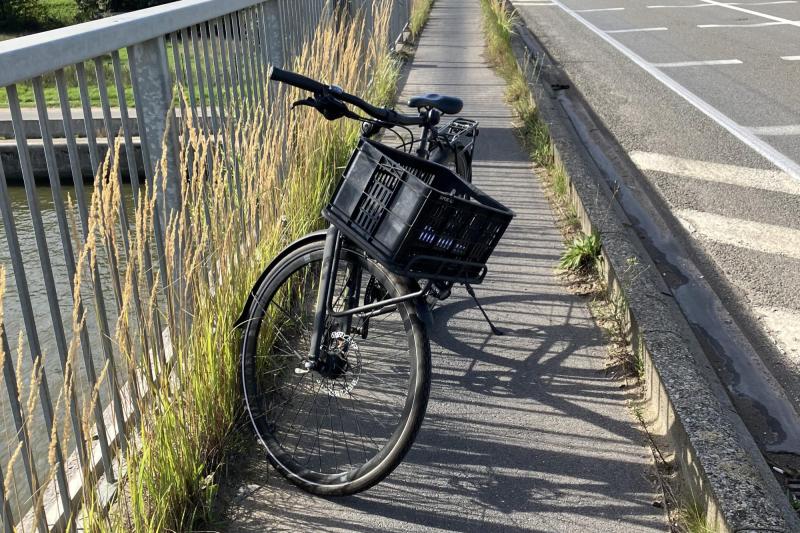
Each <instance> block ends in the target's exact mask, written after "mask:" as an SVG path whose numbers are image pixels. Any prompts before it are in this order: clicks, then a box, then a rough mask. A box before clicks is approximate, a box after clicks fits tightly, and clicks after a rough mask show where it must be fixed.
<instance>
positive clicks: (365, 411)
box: [241, 240, 431, 496]
mask: <svg viewBox="0 0 800 533" xmlns="http://www.w3.org/2000/svg"><path fill="white" fill-rule="evenodd" d="M323 247H324V240H318V241H316V242H312V243H309V244H306V245H304V246H302V247H300V248H298V249H296V250H294V251H292V252H290V253H288V254H287V255H286V256H285V257H284V258H283V259H282V260H281V261H279V262H278V263H277V264H275V265H273V267H272V268H271V269H270V271H269V272H268V273H267V274H266V276H265V277H264V278H263V279H262V281H261V282H260V284H259V285H258V286H257V287H255V288H254V295H255V298H254V301H253V304H252V305H251V306H250V310H249V313H248V316H247V318H246V322H245V331H244V336H243V344H242V362H241V364H242V385H243V389H244V395H245V405H246V407H247V412H248V415H249V417H250V421H251V422H252V425H253V428H254V430H255V432H256V435H257V437H258V440H259V441H260V442H261V444H262V445H263V446H264V447H265V449H266V451H267V457H268V459H269V461H270V463H271V464H272V465H273V467H275V469H276V470H278V472H280V473H281V474H282V475H283V476H284V477H286V478H287V479H288V480H289V481H291V482H292V483H294V484H295V485H297V486H299V487H301V488H302V489H303V490H305V491H307V492H310V493H312V494H317V495H321V496H343V495H349V494H354V493H357V492H361V491H363V490H366V489H368V488H369V487H371V486H373V485H375V484H376V483H378V482H380V481H381V480H382V479H384V478H385V477H386V476H387V475H389V474H390V473H391V472H392V471H393V470H394V469H395V468H396V467H397V466H398V465H399V464H400V462H401V461H402V460H403V458H404V457H405V455H406V453H407V452H408V450H409V449H410V448H411V445H412V444H413V442H414V439H415V437H416V435H417V432H418V431H419V428H420V425H421V423H422V419H423V417H424V414H425V409H426V407H427V402H428V396H429V393H430V373H431V369H430V365H431V364H430V346H429V343H428V337H427V332H426V330H425V326H424V322H423V320H422V319H421V317H420V316H419V314H418V311H417V302H415V301H406V302H402V303H400V304H397V305H396V306H394V311H393V312H392V313H386V315H383V316H381V320H382V321H387V320H389V319H390V318H393V319H394V320H393V322H392V323H391V324H392V325H393V326H398V325H399V327H401V328H402V331H400V335H402V336H403V337H404V338H403V339H401V341H400V342H397V338H396V337H395V338H394V339H392V338H384V339H383V340H381V343H378V342H377V341H378V339H380V338H381V337H380V334H379V335H378V336H376V335H375V333H376V332H375V328H376V324H372V325H371V326H369V329H370V331H368V332H367V334H366V338H363V339H362V338H359V339H358V340H355V339H353V338H350V339H349V340H347V341H346V342H347V343H348V348H347V351H348V353H347V354H346V358H348V359H349V358H352V357H354V355H355V357H356V359H357V360H356V361H355V363H354V365H350V363H347V365H350V368H349V369H348V371H347V372H350V374H347V372H344V371H343V376H336V377H334V376H328V377H326V376H324V375H323V373H322V372H317V371H316V370H312V371H310V372H308V373H298V371H297V370H294V368H297V366H296V365H297V364H299V362H298V363H295V362H294V359H296V358H298V357H301V356H303V355H305V354H306V353H308V347H307V346H308V344H307V342H306V343H305V344H303V340H305V341H307V340H308V339H307V337H308V336H309V334H308V332H309V331H310V330H309V329H307V328H306V329H303V327H302V323H301V322H297V321H296V319H302V320H305V318H304V317H306V316H309V317H313V308H314V307H315V304H314V303H313V302H315V301H316V294H317V291H316V290H313V289H315V288H316V285H317V284H318V283H319V276H318V268H319V265H321V260H322V253H323ZM315 265H316V268H314V266H315ZM342 265H344V269H343V270H342ZM339 266H340V272H342V271H343V272H344V273H345V275H346V273H347V272H348V269H350V270H349V271H350V272H351V275H353V276H355V274H352V273H353V272H356V271H359V269H360V272H362V275H361V276H360V278H361V280H360V281H359V282H358V283H360V285H361V286H362V290H363V291H364V293H363V294H364V295H366V294H367V292H368V291H370V290H373V289H369V287H367V288H364V287H363V285H364V284H366V285H369V283H373V280H377V283H380V284H381V287H382V288H383V289H385V290H386V295H387V296H388V297H393V296H397V295H400V294H407V293H408V292H411V287H409V285H410V282H409V281H408V280H405V279H402V278H400V277H398V276H396V275H394V274H392V273H390V272H389V271H387V270H386V269H385V268H384V267H383V266H381V265H380V264H378V263H377V262H375V261H373V260H371V259H368V258H367V257H366V256H365V255H364V254H363V252H360V251H357V250H353V249H351V248H350V247H349V246H343V248H342V253H341V258H340V262H339ZM305 270H307V274H301V275H300V276H301V277H298V273H300V272H301V271H305ZM367 273H368V274H369V276H368V280H367V276H366V275H365V274H367ZM295 279H296V280H298V281H297V282H294V280H295ZM293 283H294V285H293ZM298 283H300V285H298ZM306 283H310V285H306ZM298 287H300V288H301V290H298V289H297V288H298ZM310 289H311V290H310ZM280 291H284V292H280ZM300 293H310V294H308V295H307V296H301V295H300ZM354 293H355V292H354ZM287 294H288V296H286V295H287ZM340 296H341V294H340ZM365 297H366V296H365ZM378 299H383V298H378ZM278 300H280V302H281V303H282V304H283V305H281V303H278ZM295 300H298V301H295ZM308 302H312V303H311V306H310V308H308V305H307V304H308ZM289 305H291V306H292V307H290V308H289V311H288V312H287V311H286V310H285V309H283V307H288V306H289ZM420 307H422V306H420ZM293 309H297V310H298V313H296V315H297V316H290V315H292V313H293V312H294V311H293ZM420 312H424V310H423V309H421V310H420ZM284 315H285V316H286V318H288V319H289V321H288V322H285V323H283V326H286V325H287V324H291V325H292V328H287V329H286V330H283V329H280V328H281V327H283V326H280V325H278V326H277V327H269V326H270V324H271V322H270V321H274V323H275V324H278V322H279V320H278V319H277V318H275V317H276V316H284ZM388 315H396V316H394V317H389V316H388ZM309 320H311V318H309ZM372 320H373V319H370V321H372ZM384 323H385V324H387V325H389V324H390V323H389V322H388V321H387V322H384ZM265 326H266V327H265ZM298 326H300V327H298ZM292 329H296V330H297V332H298V334H297V338H295V336H294V333H293V332H292ZM365 329H366V328H365ZM274 330H275V331H278V333H270V331H274ZM326 331H327V330H326ZM342 333H344V332H342ZM348 333H349V332H348ZM326 335H327V334H326ZM333 335H334V334H333V333H332V334H331V337H333ZM384 335H389V333H384ZM265 336H266V341H263V340H262V339H264V338H265ZM269 336H272V337H273V340H272V346H270V359H273V360H285V361H286V363H285V364H284V365H283V367H281V370H280V371H276V369H275V368H273V367H272V366H269V365H267V363H266V360H267V359H266V358H265V357H263V355H264V353H263V352H264V350H263V348H264V347H265V346H269ZM279 337H281V338H279ZM342 338H343V337H338V338H336V340H335V341H331V342H332V343H333V342H340V339H342ZM370 339H373V343H372V344H370V343H369V340H370ZM392 340H394V341H395V342H396V344H397V345H398V346H400V347H401V349H402V350H404V355H405V357H399V356H398V357H394V358H392V359H391V360H389V361H388V362H389V363H390V365H389V366H388V367H387V365H386V363H387V360H386V359H385V358H384V357H383V356H384V355H385V352H386V350H385V344H386V343H387V342H391V341H392ZM259 342H262V343H263V344H262V346H261V348H262V350H261V353H260V352H259ZM290 344H295V345H296V346H293V347H291V348H292V349H293V351H294V353H291V354H289V355H288V356H287V355H285V354H283V353H280V352H279V351H278V348H277V346H284V345H290ZM354 344H355V345H356V348H355V352H353V345H354ZM379 344H380V346H379ZM285 347H286V346H284V348H285ZM379 348H380V349H379ZM279 356H280V357H279ZM403 361H405V363H403ZM271 364H272V363H270V365H271ZM277 364H281V363H277ZM293 365H294V368H292V366H293ZM401 365H407V368H408V376H404V375H402V373H401V372H400V370H402V368H401ZM336 366H338V365H336ZM387 369H388V370H390V372H389V373H388V374H387V372H386V370H387ZM356 370H357V372H356ZM337 372H338V371H337ZM370 372H372V373H373V374H372V375H370ZM265 373H266V374H265ZM279 374H280V375H282V377H281V378H277V377H275V376H276V375H279ZM379 374H380V375H381V376H383V377H381V378H377V376H378V375H379ZM391 374H396V375H398V376H400V377H399V382H400V383H402V382H403V381H406V380H407V384H406V385H405V387H398V388H397V389H395V388H392V389H391V390H390V391H389V392H386V391H382V392H380V393H379V394H378V395H377V398H375V397H374V396H373V397H372V398H367V397H366V395H365V394H364V393H365V392H366V391H362V390H361V389H365V388H366V387H368V386H369V383H373V382H374V383H376V384H378V385H379V386H382V385H381V383H386V384H387V388H388V380H389V379H391V378H392V375H391ZM308 376H311V379H310V380H309V379H308ZM340 378H342V382H341V389H338V388H337V387H338V386H339V385H340V383H339V379H340ZM370 378H377V379H372V381H369V380H370ZM282 379H287V380H289V381H290V382H292V381H293V382H294V385H293V387H292V388H291V392H289V394H291V395H294V394H295V392H298V394H299V391H298V389H306V392H307V394H305V396H304V397H303V400H302V402H303V405H301V406H300V407H299V408H298V412H297V413H295V415H294V417H293V419H292V422H291V423H289V424H288V425H287V423H286V422H285V421H284V419H283V416H282V415H283V414H284V411H285V410H286V406H285V405H283V404H276V402H277V401H278V400H280V401H284V402H287V404H286V405H288V403H290V402H292V401H293V400H292V398H291V397H290V398H288V399H284V398H283V396H282V395H284V394H285V388H286V387H287V385H286V384H281V385H280V387H278V385H277V383H278V382H279V381H281V380H282ZM303 380H307V381H305V385H302V386H301V383H302V382H303ZM379 381H380V382H381V383H378V382H379ZM395 381H397V380H395ZM270 383H271V384H272V387H273V389H274V390H271V389H269V386H270ZM309 384H310V386H309ZM346 387H350V388H349V389H347V390H346ZM323 389H324V394H323V395H322V396H319V394H320V392H323ZM311 390H314V396H313V399H312V403H311V404H308V405H309V407H308V409H307V410H308V411H309V412H308V413H306V414H305V418H304V419H303V420H302V422H300V423H299V424H297V426H298V427H295V422H296V420H297V417H298V416H299V414H300V412H303V411H304V409H305V407H304V405H305V403H306V402H307V401H308V398H309V397H310V396H311ZM345 390H346V394H347V397H345V396H344V395H341V396H337V394H340V393H341V391H345ZM279 391H280V392H279ZM357 394H361V395H362V397H357V396H356V395H357ZM402 395H404V398H400V396H402ZM318 396H319V402H320V404H321V405H322V406H323V408H324V407H325V404H323V403H322V402H327V409H328V417H329V418H330V420H329V421H323V423H324V424H327V426H326V427H322V424H320V421H319V418H318V415H317V413H316V412H315V413H314V421H315V425H316V427H315V428H310V427H302V428H301V427H299V426H309V425H310V422H311V420H310V419H309V417H310V411H311V410H312V409H315V408H316V407H317V405H318V403H317V402H318ZM276 397H277V398H276ZM331 398H333V400H331ZM339 398H341V402H340V401H339ZM376 399H377V400H380V401H379V402H377V403H376V402H375V400H376ZM390 400H393V403H394V404H397V403H398V400H402V408H401V409H400V411H399V414H396V415H392V416H389V417H388V418H387V417H386V416H384V414H382V413H379V412H377V409H379V408H384V407H385V405H384V404H385V403H388V402H389V401H390ZM294 401H295V404H297V403H298V402H300V398H297V399H296V400H294ZM356 402H358V403H356ZM348 404H349V405H348ZM332 405H334V406H335V408H334V410H335V411H337V413H338V415H339V419H337V420H335V421H334V418H333V415H332V413H331V406H332ZM276 407H280V408H281V410H280V412H276V411H277V409H276ZM348 408H349V416H347V415H348ZM364 415H366V416H367V418H365V417H364ZM288 417H289V415H288V414H287V416H286V419H288ZM379 417H380V418H379ZM323 418H324V412H323ZM381 421H385V422H386V425H384V424H383V423H380V422H381ZM390 421H394V422H395V423H394V424H392V423H391V422H390ZM354 422H355V423H354ZM362 424H363V425H364V426H367V427H368V428H369V429H367V430H366V433H368V437H369V441H371V442H368V441H366V440H365V438H364V431H363V429H362ZM390 424H391V427H387V426H389V425H390ZM337 426H340V427H337ZM378 426H380V427H378ZM311 429H314V430H315V433H316V439H317V441H316V449H317V450H318V454H317V455H318V456H319V457H313V460H314V462H313V463H312V462H311V460H312V456H311V453H307V452H308V449H307V448H308V444H307V443H304V445H303V447H302V448H303V449H302V450H299V449H298V448H299V447H300V443H301V442H303V441H302V439H303V436H304V435H305V434H307V433H311V431H310V430H311ZM390 429H391V434H390V435H378V434H377V433H384V432H388V430H390ZM354 431H357V432H358V433H360V442H359V440H358V439H355V440H354V442H353V446H352V447H353V448H354V454H356V452H357V448H358V445H359V444H360V446H361V448H362V452H363V453H362V459H363V461H361V462H359V461H357V462H356V463H354V462H353V461H352V456H351V453H350V446H349V445H348V440H347V439H348V435H350V434H352V432H354ZM337 432H339V433H340V434H337ZM370 432H372V434H369V433H370ZM326 433H327V434H328V435H327V437H328V438H327V439H325V444H324V445H323V444H322V442H321V439H323V438H324V435H325V434H326ZM295 434H297V435H295ZM295 436H297V440H296V442H293V440H292V439H293V437H295ZM339 437H343V440H344V446H342V445H339V451H338V452H337V447H336V446H337V444H336V441H337V439H339ZM354 437H357V435H354ZM313 438H314V437H313V436H312V437H311V439H312V440H311V452H313V451H314V448H315V444H314V440H313ZM375 439H381V440H378V441H376V440H375ZM329 441H330V442H329ZM292 444H294V448H293V449H292V450H291V451H289V448H291V445H292ZM343 447H344V448H345V449H346V452H347V453H346V455H347V459H348V460H349V461H348V462H349V464H346V465H345V467H341V466H340V463H339V459H335V460H332V459H331V457H332V456H343V455H344V454H343V453H342V448H343ZM367 447H369V448H370V451H369V453H367V451H366V448H367ZM303 453H306V455H308V457H307V458H306V461H305V462H302V459H303ZM323 455H325V457H324V458H323V457H322V456H323ZM331 464H333V465H334V466H335V468H333V469H331V468H327V467H328V466H329V465H331Z"/></svg>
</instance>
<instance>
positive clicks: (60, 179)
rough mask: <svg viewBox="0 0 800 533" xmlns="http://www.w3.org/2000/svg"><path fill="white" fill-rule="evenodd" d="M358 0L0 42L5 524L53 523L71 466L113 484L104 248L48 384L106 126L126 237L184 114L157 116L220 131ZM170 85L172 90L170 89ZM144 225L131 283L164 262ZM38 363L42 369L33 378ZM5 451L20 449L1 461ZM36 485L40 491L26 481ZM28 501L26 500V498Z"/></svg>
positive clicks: (115, 307)
mask: <svg viewBox="0 0 800 533" xmlns="http://www.w3.org/2000/svg"><path fill="white" fill-rule="evenodd" d="M371 3H372V0H350V1H349V2H348V1H347V0H224V1H223V0H183V1H179V2H174V3H171V4H166V5H163V6H159V7H154V8H150V9H146V10H142V11H137V12H132V13H128V14H123V15H118V16H114V17H110V18H106V19H102V20H98V21H94V22H89V23H85V24H80V25H76V26H71V27H67V28H62V29H59V30H54V31H50V32H45V33H40V34H36V35H31V36H26V37H21V38H17V39H13V40H10V41H4V42H0V212H1V214H2V231H1V232H0V241H5V243H2V242H0V249H2V248H4V247H5V248H7V255H6V251H5V250H3V251H2V252H0V262H2V263H5V264H7V268H8V269H9V278H10V279H13V281H14V283H13V284H12V283H9V285H8V288H7V291H6V297H5V299H4V300H5V305H4V317H3V323H4V327H3V330H2V348H3V352H4V354H5V356H4V357H1V358H2V367H3V368H2V372H3V377H2V381H0V383H2V384H3V385H1V386H0V388H5V391H0V396H5V397H6V398H3V401H0V424H1V425H0V531H4V532H6V533H10V532H11V531H13V530H14V527H15V524H18V523H20V521H22V520H23V519H24V518H26V517H24V516H22V515H24V514H25V513H27V515H28V517H27V520H28V521H29V524H28V525H29V527H35V528H36V529H37V530H39V531H48V530H51V529H53V528H55V529H59V528H63V527H64V526H65V525H66V524H67V523H68V522H69V520H70V514H71V513H72V512H73V510H74V509H75V508H76V505H77V501H78V499H79V498H80V494H81V488H80V483H79V482H80V472H81V471H88V472H92V473H94V474H95V475H97V476H102V477H103V478H104V479H105V481H106V482H108V483H111V484H113V483H114V482H115V477H116V476H117V473H115V469H114V468H115V465H114V456H113V454H114V453H115V450H116V451H117V452H118V451H119V450H125V448H126V446H127V444H128V443H127V433H126V431H127V428H128V426H127V425H126V422H127V420H128V419H129V418H130V417H131V414H132V412H133V411H135V410H136V408H137V404H136V402H134V401H132V399H131V395H132V394H134V392H133V390H132V389H131V388H129V387H127V385H126V381H127V380H128V376H127V375H126V374H125V371H124V368H122V367H121V366H124V365H119V364H118V362H117V360H116V359H117V358H118V354H117V353H116V350H117V347H116V346H114V344H113V343H112V342H111V339H112V333H111V330H112V324H113V323H114V321H115V320H116V318H117V314H118V313H119V299H120V291H121V279H120V275H121V274H120V271H121V265H119V264H117V261H118V260H119V259H118V258H116V257H114V256H112V255H109V256H106V257H98V258H97V261H95V262H92V267H91V268H92V272H91V282H90V283H89V285H90V286H91V291H90V292H91V294H87V295H86V298H82V299H80V300H79V302H78V303H77V304H75V305H78V306H80V307H81V308H80V312H85V313H86V317H87V319H86V323H85V325H83V327H82V328H81V331H80V343H79V345H80V346H79V351H80V356H81V357H80V370H81V372H80V375H79V376H78V378H79V382H78V383H77V384H76V386H75V388H74V391H72V393H71V396H70V397H68V398H63V399H60V400H59V399H56V398H54V397H53V391H55V390H60V389H61V382H62V380H63V376H64V374H65V372H66V371H67V370H66V368H65V367H66V365H67V361H68V353H69V350H70V335H69V334H68V330H69V328H70V325H71V324H72V318H71V315H72V312H73V303H74V299H75V298H74V286H73V285H74V283H75V279H76V278H75V277H76V268H77V265H78V263H77V258H76V256H77V255H78V254H79V252H80V248H81V246H82V245H83V244H84V241H85V239H86V238H87V236H88V235H89V232H90V228H89V220H88V217H89V210H90V205H89V203H88V198H89V197H90V195H91V190H90V189H91V187H92V185H91V184H92V183H93V178H94V176H96V175H97V173H98V171H99V170H100V169H101V165H102V162H103V159H104V157H105V154H106V152H107V151H108V150H112V149H113V144H114V138H115V137H117V136H118V135H119V134H120V133H121V139H120V141H119V142H120V145H121V148H122V150H121V153H122V154H123V155H124V159H122V160H123V161H124V165H121V166H122V168H121V172H120V173H119V179H120V180H122V179H127V180H128V181H129V184H127V183H125V184H123V183H122V182H120V186H121V187H122V188H123V189H124V190H125V194H124V198H123V201H122V202H121V203H120V206H119V213H120V215H119V220H120V223H121V225H122V227H121V228H120V229H119V230H118V235H119V236H120V238H121V239H123V241H125V242H124V243H123V244H124V246H123V248H125V249H127V240H126V238H127V237H126V236H127V230H128V228H129V226H130V225H131V224H132V221H131V220H130V219H129V217H130V214H131V213H132V212H133V210H134V209H135V206H136V205H137V202H139V201H140V198H139V194H140V193H139V191H140V189H141V188H142V187H143V184H145V183H146V184H148V186H152V184H153V180H154V177H155V175H156V169H157V165H159V164H160V162H161V161H162V156H163V155H164V153H163V151H164V150H167V151H168V152H169V151H176V150H178V149H179V148H178V146H179V142H180V140H179V139H178V138H177V137H178V135H179V133H178V132H180V131H181V129H180V128H178V127H172V128H171V129H170V124H172V123H179V122H181V121H185V120H191V121H192V122H193V126H194V127H196V128H198V129H201V130H203V131H205V132H208V133H210V134H212V135H215V136H218V137H219V138H220V142H223V143H225V142H228V141H230V140H232V137H231V135H232V133H231V132H227V131H226V124H229V123H230V121H231V119H234V118H238V117H239V116H241V115H242V114H245V113H248V112H251V111H252V110H253V109H256V108H258V107H259V106H262V108H265V107H266V104H267V100H268V98H269V97H268V94H267V91H266V79H267V75H268V72H269V66H270V65H276V66H284V65H285V64H288V63H290V62H291V60H292V58H294V57H295V56H296V55H297V54H298V53H300V51H301V50H302V48H303V46H304V44H305V43H306V42H307V41H308V40H309V39H311V38H312V36H313V35H314V31H315V28H316V27H317V26H318V24H319V23H320V21H321V20H322V19H323V18H324V17H326V16H331V15H332V14H333V13H334V10H335V9H337V8H340V7H342V6H341V5H342V4H349V5H350V6H351V8H360V7H367V8H368V7H369V6H370V5H371ZM392 4H393V7H392V14H391V18H390V23H389V26H390V28H389V31H390V35H391V36H392V37H393V38H394V37H397V36H400V35H401V34H402V33H403V32H404V30H405V28H406V26H407V22H408V19H409V16H410V12H411V6H410V4H411V0H393V2H392ZM366 12H367V13H369V12H370V10H369V9H366ZM369 27H370V26H369V23H367V28H369ZM176 86H180V87H182V88H183V89H184V95H185V98H176V96H175V94H174V88H175V87H176ZM167 160H170V158H167ZM170 164H171V165H174V164H175V163H174V161H172V162H171V163H170ZM173 170H174V169H173ZM178 186H179V184H178V182H177V180H173V181H172V182H171V184H168V185H167V186H166V190H162V191H159V195H158V204H159V205H160V206H162V208H163V211H164V212H165V213H168V212H169V210H170V209H177V208H178V207H179V206H178V205H177V203H178V202H179V198H180V191H177V190H174V187H178ZM73 201H74V202H75V205H73V203H72V202H73ZM164 220H165V218H164V217H163V216H162V217H161V224H162V225H163V221H164ZM155 222H156V224H158V220H155ZM155 229H156V231H155V232H154V233H155V235H154V240H155V242H154V247H153V250H152V253H153V257H152V264H151V265H150V266H151V268H149V269H147V275H146V276H145V278H146V280H147V283H148V284H149V286H148V287H145V288H144V289H143V293H144V294H149V293H150V291H152V290H153V288H154V287H153V284H155V283H158V281H157V276H154V272H157V271H159V270H160V271H162V272H166V270H167V269H166V265H165V264H163V260H164V259H163V258H164V255H165V254H164V246H165V243H164V239H165V236H164V231H163V228H159V227H157V228H155ZM3 245H4V246H3ZM98 254H100V252H99V251H98ZM122 260H124V258H122ZM148 261H150V259H148ZM167 282H168V280H167V279H166V277H165V276H164V277H161V283H167ZM80 290H81V288H79V291H80ZM82 301H85V302H92V305H91V306H87V307H91V309H83V307H82V305H83V304H82V303H80V302H82ZM155 320H157V317H155ZM65 324H67V325H66V326H65ZM18 335H19V338H20V339H22V340H24V351H25V352H27V354H28V355H26V356H24V357H21V356H20V354H19V353H17V352H18V351H19V350H15V346H17V345H18V344H20V346H21V345H22V343H20V342H19V341H18V340H17V336H18ZM158 342H159V343H160V342H162V340H161V338H160V336H159V339H158ZM155 349H159V350H161V351H163V349H164V348H163V346H162V347H161V348H155ZM44 354H47V357H45V356H44ZM15 356H16V357H15ZM40 356H41V357H40ZM102 368H105V369H106V372H107V376H108V377H107V378H106V382H107V383H108V384H109V386H108V387H106V388H105V389H104V391H103V392H101V394H100V401H98V402H97V403H96V404H95V405H94V408H93V410H92V412H91V417H92V420H93V428H92V432H93V434H92V435H88V436H87V435H84V432H85V427H84V426H82V424H81V420H80V419H79V409H78V404H79V403H80V400H81V398H83V397H84V396H85V395H87V394H91V391H92V390H93V389H94V388H95V386H96V385H97V383H98V380H99V379H100V378H99V376H98V375H99V374H100V373H102V370H99V369H102ZM37 374H38V375H40V379H31V376H36V375H37ZM31 388H35V390H34V391H31V390H30V389H31ZM6 393H7V394H6ZM25 398H31V399H34V400H35V401H36V402H38V405H37V409H36V410H35V411H36V412H35V413H33V412H32V411H29V410H28V409H27V408H26V406H25V405H24V400H23V401H21V399H25ZM6 399H7V402H6V401H5V400H6ZM57 401H64V402H67V403H68V405H69V408H68V409H66V410H65V412H67V413H69V414H70V415H69V417H68V420H67V422H66V424H68V425H69V429H70V433H69V435H68V439H67V440H69V441H70V442H59V439H60V438H62V437H61V436H60V435H63V434H62V433H60V432H59V431H53V425H54V424H55V423H56V420H55V415H54V411H55V409H56V404H57ZM26 417H28V418H31V420H27V419H26ZM86 439H88V440H89V441H90V442H91V441H92V440H93V441H94V449H95V450H96V452H97V453H93V454H89V455H87V454H86V451H85V450H84V449H83V447H82V446H75V445H74V443H75V442H85V441H86ZM67 449H74V450H75V451H74V452H72V453H71V457H65V456H64V452H63V450H67ZM14 454H17V455H18V457H19V460H18V461H12V463H13V464H12V468H11V470H12V471H10V472H9V471H4V470H3V469H4V468H5V467H6V465H7V464H8V460H9V458H10V457H11V456H12V455H14ZM48 455H50V456H51V457H50V461H51V462H52V461H54V463H53V464H54V465H55V466H54V467H53V468H54V469H55V476H54V479H53V481H52V482H50V483H45V482H44V481H43V480H42V479H41V476H40V473H41V471H42V469H43V468H48V469H49V468H50V467H51V466H52V465H51V464H49V463H48ZM9 484H11V485H13V487H10V486H8V485H9ZM46 485H47V486H46ZM42 492H47V493H48V495H47V496H46V497H44V498H34V497H33V495H36V494H40V493H42ZM37 501H38V502H39V503H38V504H37V505H38V507H39V508H38V509H31V508H30V507H31V506H32V505H33V503H34V502H37Z"/></svg>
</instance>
